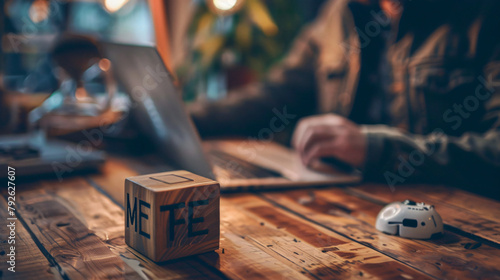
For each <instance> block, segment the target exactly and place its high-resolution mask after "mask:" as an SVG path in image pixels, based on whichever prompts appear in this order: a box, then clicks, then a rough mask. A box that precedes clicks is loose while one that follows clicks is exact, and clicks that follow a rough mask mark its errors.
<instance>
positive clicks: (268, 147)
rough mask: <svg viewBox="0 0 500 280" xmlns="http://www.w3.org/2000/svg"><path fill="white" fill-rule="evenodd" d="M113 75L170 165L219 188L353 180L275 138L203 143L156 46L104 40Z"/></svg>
mask: <svg viewBox="0 0 500 280" xmlns="http://www.w3.org/2000/svg"><path fill="white" fill-rule="evenodd" d="M103 46H104V52H105V54H106V57H107V58H108V59H110V60H111V62H112V71H113V72H114V75H115V76H116V79H117V80H118V82H119V83H120V85H121V86H122V87H123V89H124V90H125V92H127V93H128V94H129V95H130V97H131V99H132V104H133V105H132V108H131V115H132V117H133V118H135V120H136V121H137V123H138V124H139V125H140V129H141V130H142V133H144V134H145V135H146V136H147V137H149V138H150V139H151V140H152V141H153V142H154V144H155V145H156V146H157V147H158V149H159V151H160V152H161V153H162V154H163V155H164V156H165V158H166V159H167V160H168V161H169V163H171V164H172V165H173V166H174V167H176V168H179V169H185V170H188V171H190V172H193V173H195V174H198V175H201V176H205V177H208V178H211V179H215V180H217V181H218V182H219V183H220V185H221V190H222V191H237V190H250V189H275V188H296V187H306V186H324V185H332V184H353V183H357V182H359V181H360V180H361V176H360V174H359V172H358V171H356V170H350V171H349V172H345V171H339V170H336V169H335V168H332V167H331V166H330V165H327V164H324V165H322V166H318V167H317V168H315V170H311V169H309V168H307V167H305V166H304V165H303V164H302V162H301V160H300V158H299V156H298V154H297V153H295V152H294V151H293V150H291V149H289V148H287V147H285V146H282V145H279V144H277V143H273V142H262V141H251V140H245V139H243V140H214V141H207V142H205V143H203V144H202V142H201V140H200V137H199V134H198V132H197V131H196V128H195V127H194V125H193V123H192V121H191V119H190V117H189V116H188V113H187V111H186V109H185V107H184V104H183V101H182V98H181V94H180V92H179V91H178V89H177V88H176V87H175V86H174V83H173V81H174V79H173V77H172V75H171V74H170V72H169V71H168V69H167V68H166V67H165V65H164V64H163V61H162V59H161V57H160V55H159V53H158V52H157V50H156V48H155V47H154V46H152V45H151V46H144V45H141V46H138V45H130V44H120V43H108V42H106V43H103Z"/></svg>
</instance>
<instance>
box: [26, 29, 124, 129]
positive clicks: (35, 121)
mask: <svg viewBox="0 0 500 280" xmlns="http://www.w3.org/2000/svg"><path fill="white" fill-rule="evenodd" d="M52 58H53V60H54V63H55V65H57V67H56V73H57V77H58V79H59V81H60V86H59V89H58V90H56V91H55V92H54V93H53V94H52V95H51V96H50V97H49V98H48V99H47V100H45V101H44V103H43V104H42V105H41V106H40V107H38V108H36V109H35V110H33V111H32V112H31V113H30V115H29V122H30V125H31V126H32V127H36V126H39V127H41V128H43V129H45V130H51V129H52V128H54V127H55V128H56V129H60V130H70V131H76V130H82V129H85V128H87V126H88V125H89V124H88V123H87V122H85V121H83V120H84V119H86V120H87V121H88V120H89V117H100V116H101V115H102V114H103V113H105V112H106V111H107V110H108V109H109V107H110V104H111V100H112V98H113V96H114V95H115V93H116V84H115V81H114V79H113V75H112V73H111V62H110V61H109V60H107V59H106V58H103V56H102V55H101V52H100V50H99V47H98V45H97V43H96V42H95V41H93V40H92V39H90V38H88V37H84V36H78V35H66V36H64V37H62V39H60V40H59V41H58V42H57V43H56V45H55V47H54V49H53V51H52ZM78 117H80V120H81V121H80V122H77V120H78ZM81 117H83V118H81Z"/></svg>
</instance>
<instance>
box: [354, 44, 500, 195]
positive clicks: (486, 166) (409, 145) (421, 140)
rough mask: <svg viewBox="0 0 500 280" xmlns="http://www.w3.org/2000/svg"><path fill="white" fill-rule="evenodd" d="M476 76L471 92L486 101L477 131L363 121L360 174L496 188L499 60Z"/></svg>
mask: <svg viewBox="0 0 500 280" xmlns="http://www.w3.org/2000/svg"><path fill="white" fill-rule="evenodd" d="M498 50H500V48H498ZM499 53H500V52H499ZM498 58H500V56H498ZM478 79H479V80H480V81H483V83H482V84H480V85H478V88H477V89H476V90H477V91H476V93H477V92H480V95H479V97H482V98H485V100H486V101H485V102H484V106H485V111H486V114H484V118H483V119H482V121H481V122H480V123H478V124H477V128H478V131H481V132H466V133H464V134H462V135H461V136H459V137H453V136H449V135H446V134H445V133H444V132H443V130H441V129H435V130H434V131H433V132H432V133H430V134H429V135H425V136H424V135H412V134H408V133H405V132H403V131H400V130H398V129H396V128H392V127H387V126H365V127H363V128H364V131H365V133H366V136H367V139H368V141H367V142H368V149H367V153H368V154H367V161H366V163H365V167H364V178H365V179H366V180H369V181H378V182H383V183H387V184H388V185H389V186H391V187H394V186H395V185H397V184H402V183H440V184H451V185H455V186H464V187H467V188H483V189H489V190H490V192H491V190H495V189H496V192H498V187H499V186H500V59H498V60H493V61H490V62H489V63H487V65H486V67H485V68H484V72H483V74H482V75H480V76H479V77H478ZM476 93H474V92H471V95H475V94H476Z"/></svg>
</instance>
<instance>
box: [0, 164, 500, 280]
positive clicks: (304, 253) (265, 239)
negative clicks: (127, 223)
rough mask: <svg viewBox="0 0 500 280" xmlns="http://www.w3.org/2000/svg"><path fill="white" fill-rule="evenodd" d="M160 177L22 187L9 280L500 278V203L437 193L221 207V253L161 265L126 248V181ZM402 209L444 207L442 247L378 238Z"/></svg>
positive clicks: (338, 194)
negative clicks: (381, 225) (405, 205)
mask: <svg viewBox="0 0 500 280" xmlns="http://www.w3.org/2000/svg"><path fill="white" fill-rule="evenodd" d="M164 168H165V167H164V166H162V165H158V164H156V163H154V162H153V161H150V160H146V159H143V160H133V159H130V158H118V157H113V158H111V159H110V160H109V161H108V162H107V163H106V164H105V166H104V168H103V170H102V172H101V173H100V174H87V175H80V176H74V177H69V178H67V179H64V180H63V181H62V182H59V181H57V180H41V181H38V182H33V183H29V184H22V185H18V186H17V189H16V203H17V204H16V207H17V210H16V211H17V217H18V221H17V225H16V240H17V243H16V272H15V273H12V272H10V271H8V270H7V268H8V264H7V263H6V259H7V254H8V253H9V246H10V245H8V244H7V243H6V242H5V240H7V237H8V233H9V232H8V229H7V228H6V227H5V226H2V227H1V228H0V234H1V237H2V240H3V241H4V242H2V243H1V251H0V259H1V262H0V269H1V271H0V276H1V278H2V279H11V278H15V279H53V278H58V279H61V278H62V279H92V278H93V279H103V278H128V279H141V278H142V279H184V278H201V279H205V278H210V279H212V278H215V279H219V278H224V279H225V278H231V279H233V278H234V279H306V278H309V279H345V278H359V279H370V278H376V279H432V278H435V279H464V278H484V279H494V278H500V203H498V202H496V201H493V200H490V199H488V198H484V197H479V196H477V195H473V194H470V193H466V192H464V191H461V190H457V189H453V188H446V187H433V186H407V187H397V188H396V191H395V192H391V191H390V189H389V188H388V187H387V186H384V185H379V186H377V185H361V186H355V187H331V188H322V189H303V190H291V191H280V192H265V193H241V194H229V195H223V196H222V198H221V241H220V249H219V250H217V251H216V252H212V253H207V254H203V255H199V256H194V257H190V258H185V259H181V260H177V261H171V262H167V263H161V264H155V263H153V262H152V261H150V260H149V259H147V258H145V257H144V256H142V255H140V254H139V253H137V252H136V251H134V250H133V249H131V248H129V247H128V246H127V245H126V244H125V242H124V211H123V190H124V187H123V184H124V179H125V178H126V177H129V176H133V175H137V174H144V173H152V172H159V171H165V169H164ZM2 190H3V191H4V193H3V194H4V196H3V197H2V198H0V204H1V206H0V215H1V219H2V220H4V221H6V219H7V217H8V216H7V214H8V213H7V211H6V210H7V204H6V200H5V196H6V192H5V188H3V189H2ZM404 199H413V200H416V201H425V202H427V203H430V204H434V205H436V208H437V210H438V211H439V213H440V214H441V216H442V217H443V220H444V222H445V223H446V226H445V230H446V232H445V235H444V237H442V238H440V239H436V240H431V241H419V240H407V239H403V238H399V237H395V236H390V235H385V234H382V233H380V232H378V231H377V230H376V229H375V228H374V223H375V217H376V215H377V213H378V212H379V210H380V209H381V208H382V207H383V205H384V204H386V203H388V202H392V201H396V200H400V201H402V200H404Z"/></svg>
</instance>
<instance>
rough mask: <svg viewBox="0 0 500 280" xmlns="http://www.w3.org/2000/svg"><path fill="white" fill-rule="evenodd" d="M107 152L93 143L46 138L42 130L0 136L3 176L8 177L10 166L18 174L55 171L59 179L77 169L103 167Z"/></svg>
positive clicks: (72, 173) (22, 175)
mask: <svg viewBox="0 0 500 280" xmlns="http://www.w3.org/2000/svg"><path fill="white" fill-rule="evenodd" d="M104 161H105V153H104V152H102V151H98V150H94V149H92V148H91V147H90V146H88V145H87V146H82V145H77V144H73V143H70V142H66V141H62V140H57V139H46V138H45V136H44V134H43V133H41V132H34V133H31V134H19V135H6V136H2V137H0V169H1V170H5V172H2V173H0V178H5V177H7V168H8V167H11V168H14V169H15V174H16V175H17V178H21V177H26V176H29V177H31V176H35V175H51V174H52V175H54V176H55V177H57V178H58V179H59V181H61V180H63V179H65V178H67V177H69V176H71V175H74V173H75V172H77V171H83V170H93V169H97V168H99V167H100V166H101V165H102V164H103V163H104Z"/></svg>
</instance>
